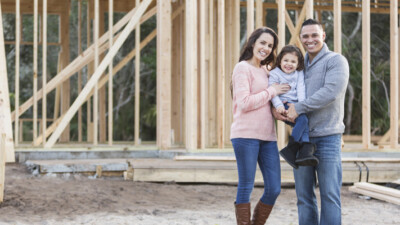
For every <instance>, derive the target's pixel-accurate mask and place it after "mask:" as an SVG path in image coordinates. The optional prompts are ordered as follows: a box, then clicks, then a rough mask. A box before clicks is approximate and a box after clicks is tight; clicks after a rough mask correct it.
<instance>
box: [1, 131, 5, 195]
mask: <svg viewBox="0 0 400 225" xmlns="http://www.w3.org/2000/svg"><path fill="white" fill-rule="evenodd" d="M5 156H6V134H4V133H2V134H1V136H0V203H2V202H3V200H4V181H5V177H6V160H5V159H6V157H5Z"/></svg>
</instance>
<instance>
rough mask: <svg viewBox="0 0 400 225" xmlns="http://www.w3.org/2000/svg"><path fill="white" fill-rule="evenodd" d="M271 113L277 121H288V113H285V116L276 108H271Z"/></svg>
mask: <svg viewBox="0 0 400 225" xmlns="http://www.w3.org/2000/svg"><path fill="white" fill-rule="evenodd" d="M285 111H286V110H285ZM271 112H272V115H273V116H274V118H275V119H277V120H281V121H286V120H287V117H286V113H283V114H281V113H278V111H277V110H276V109H275V108H274V107H271Z"/></svg>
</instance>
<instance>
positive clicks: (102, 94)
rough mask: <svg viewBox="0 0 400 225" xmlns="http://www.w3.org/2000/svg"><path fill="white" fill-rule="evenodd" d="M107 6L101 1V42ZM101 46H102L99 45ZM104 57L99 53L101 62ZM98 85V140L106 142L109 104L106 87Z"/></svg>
mask: <svg viewBox="0 0 400 225" xmlns="http://www.w3.org/2000/svg"><path fill="white" fill-rule="evenodd" d="M105 6H107V2H106V1H100V2H99V42H98V43H101V42H100V37H101V36H100V35H103V34H104V32H105V31H104V29H105V28H104V12H105V8H106V7H105ZM99 47H100V46H99ZM103 58H104V54H102V53H99V62H100V61H101V60H102V59H103ZM97 87H98V99H97V104H98V116H97V121H98V129H97V130H98V142H101V143H105V142H106V141H107V140H106V139H107V131H106V129H107V122H106V111H107V108H108V107H107V106H106V101H107V99H106V87H105V86H103V87H99V86H97Z"/></svg>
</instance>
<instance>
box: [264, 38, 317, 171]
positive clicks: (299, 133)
mask: <svg viewBox="0 0 400 225" xmlns="http://www.w3.org/2000/svg"><path fill="white" fill-rule="evenodd" d="M303 69H304V58H303V54H302V53H301V51H300V49H299V48H297V47H296V46H293V45H287V46H285V47H283V48H282V50H281V52H280V53H279V55H278V57H277V59H276V67H275V68H274V69H273V70H272V71H271V72H270V77H269V85H271V84H276V83H278V84H289V86H290V87H291V89H290V91H289V92H287V93H285V94H282V95H279V96H275V97H274V98H273V99H272V104H273V105H274V107H275V108H276V110H277V111H278V112H279V113H281V114H282V113H285V112H286V110H287V109H288V108H289V106H288V103H295V102H298V101H304V99H305V85H304V73H303ZM286 123H287V124H289V125H291V126H292V127H293V130H292V135H291V136H290V137H289V143H288V145H287V146H286V147H285V148H283V149H282V150H281V151H280V155H281V156H282V157H283V158H284V159H285V160H286V161H287V162H288V163H289V165H291V166H292V167H294V168H295V169H297V168H298V166H299V165H301V166H316V165H317V164H318V159H317V158H316V157H315V156H314V155H313V154H314V152H315V145H314V144H312V143H310V139H309V128H308V118H307V116H306V115H305V114H300V115H299V117H298V118H297V119H296V121H295V124H293V123H291V122H286ZM298 152H299V153H298Z"/></svg>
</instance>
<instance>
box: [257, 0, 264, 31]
mask: <svg viewBox="0 0 400 225" xmlns="http://www.w3.org/2000/svg"><path fill="white" fill-rule="evenodd" d="M263 11H264V7H263V0H256V28H259V27H262V26H263V21H264V17H263V16H264V13H263Z"/></svg>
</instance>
